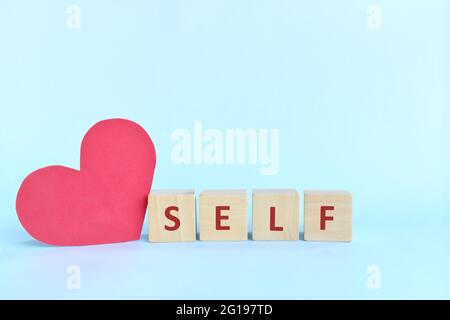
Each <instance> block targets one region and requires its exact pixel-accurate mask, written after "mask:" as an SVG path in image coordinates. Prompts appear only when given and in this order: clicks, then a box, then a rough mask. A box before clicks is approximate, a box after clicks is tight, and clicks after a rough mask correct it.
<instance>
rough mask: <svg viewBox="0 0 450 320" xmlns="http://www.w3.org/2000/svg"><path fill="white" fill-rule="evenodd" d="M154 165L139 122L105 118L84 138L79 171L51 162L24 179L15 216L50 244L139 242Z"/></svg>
mask: <svg viewBox="0 0 450 320" xmlns="http://www.w3.org/2000/svg"><path fill="white" fill-rule="evenodd" d="M155 164H156V153H155V148H154V146H153V142H152V140H151V139H150V137H149V136H148V134H147V132H146V131H145V130H144V129H143V128H142V127H141V126H139V125H138V124H136V123H134V122H132V121H129V120H125V119H110V120H104V121H101V122H99V123H97V124H95V125H94V126H93V127H92V128H91V129H89V131H88V132H87V133H86V135H85V136H84V139H83V142H82V144H81V153H80V170H75V169H72V168H67V167H63V166H49V167H45V168H42V169H39V170H37V171H34V172H33V173H31V174H30V175H29V176H28V177H27V178H26V179H25V180H24V181H23V182H22V185H21V186H20V189H19V191H18V193H17V201H16V209H17V215H18V216H19V220H20V222H21V223H22V225H23V227H24V228H25V229H26V230H27V231H28V232H29V233H30V235H31V236H32V237H34V238H35V239H37V240H40V241H42V242H45V243H48V244H52V245H61V246H75V245H92V244H102V243H113V242H123V241H130V240H138V239H139V238H140V234H141V229H142V224H143V222H144V217H145V210H146V206H147V196H148V194H149V193H150V189H151V185H152V180H153V173H154V170H155Z"/></svg>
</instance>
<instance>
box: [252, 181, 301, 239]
mask: <svg viewBox="0 0 450 320" xmlns="http://www.w3.org/2000/svg"><path fill="white" fill-rule="evenodd" d="M252 226H253V231H252V238H253V240H299V194H298V192H297V190H293V189H278V190H270V189H266V190H253V223H252Z"/></svg>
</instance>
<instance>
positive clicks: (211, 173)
mask: <svg viewBox="0 0 450 320" xmlns="http://www.w3.org/2000/svg"><path fill="white" fill-rule="evenodd" d="M70 4H72V3H71V2H65V1H53V0H46V1H32V0H29V1H22V0H14V1H12V0H6V1H2V2H1V4H0V39H1V43H0V48H1V50H0V110H1V113H0V150H1V153H0V155H1V166H0V298H58V299H66V298H69V299H78V298H194V299H195V298H236V299H238V298H275V299H277V298H363V299H365V298H375V299H378V298H394V299H395V298H447V299H448V298H450V272H449V271H450V235H449V234H450V233H449V230H448V229H449V227H450V219H449V214H450V209H449V208H448V205H447V203H446V201H445V200H446V199H448V198H449V196H450V192H449V190H450V188H449V187H450V183H449V181H450V180H449V179H450V153H449V144H448V140H449V138H450V130H449V125H448V123H449V108H450V105H449V102H450V101H449V95H450V94H449V88H450V87H449V85H450V77H449V76H450V69H449V62H450V56H449V44H450V37H449V36H450V34H449V30H450V10H449V9H450V8H449V4H448V2H447V1H444V0H435V1H429V0H416V1H412V0H397V1H391V0H390V1H387V0H383V1H382V0H378V1H364V0H348V1H325V0H321V1H293V0H292V1H287V0H282V1H275V0H273V1H261V0H258V1H256V0H254V1H249V0H244V1H237V0H233V1H230V0H227V1H225V0H223V1H211V0H208V1H206V0H205V1H181V0H179V1H130V0H128V1H124V0H123V1H81V0H80V1H76V2H74V4H77V5H79V6H80V7H81V29H80V30H75V31H71V30H68V29H67V27H66V19H67V14H66V8H67V6H68V5H70ZM370 4H377V5H379V6H380V8H381V18H382V20H381V30H378V31H376V30H370V29H368V28H367V26H366V20H367V12H366V9H367V7H368V5H370ZM111 117H126V118H129V119H132V120H134V121H137V122H139V123H140V124H141V125H142V126H144V127H145V128H146V129H147V130H148V132H149V133H150V135H151V136H152V138H153V140H154V142H155V145H156V148H157V153H158V164H157V171H156V174H155V179H154V185H153V187H154V188H195V189H196V190H197V191H201V190H203V189H209V188H245V189H247V190H249V191H250V190H251V189H252V188H264V187H270V188H277V187H282V188H284V187H294V188H297V189H298V190H300V191H302V190H304V189H310V188H318V189H329V188H332V189H334V188H338V189H348V190H350V191H352V193H353V199H354V203H353V204H354V241H353V242H352V243H351V244H339V243H311V242H305V241H298V242H280V243H278V242H276V243H275V242H255V241H247V242H242V243H208V242H195V243H182V244H150V243H148V242H146V240H145V239H146V234H147V231H146V230H147V229H146V228H147V227H146V226H144V229H143V237H142V240H141V241H137V242H132V243H126V244H114V245H104V246H93V247H72V248H59V247H50V246H45V245H42V244H40V243H38V242H36V241H34V240H33V239H31V237H30V236H29V235H28V234H27V233H26V232H25V230H24V229H23V228H22V227H21V225H20V223H19V221H18V219H17V217H16V213H15V196H16V192H17V190H18V188H19V185H20V183H21V181H22V180H23V178H24V177H25V176H26V175H27V174H28V173H30V172H31V171H33V170H35V169H37V168H39V167H42V166H45V165H49V164H62V165H66V166H72V167H78V159H79V145H80V142H81V138H82V136H83V134H84V133H85V132H86V130H87V129H88V128H89V127H90V126H91V125H92V124H94V123H95V122H97V121H99V120H102V119H105V118H111ZM194 120H201V121H202V122H203V124H204V126H205V127H208V128H220V129H225V128H268V129H270V128H278V129H280V170H279V173H278V175H275V176H261V175H260V174H259V168H258V167H255V166H251V165H244V166H237V165H236V166H204V165H203V166H202V165H200V166H195V165H192V166H187V165H179V166H177V165H174V164H173V163H172V162H171V158H170V152H171V149H172V147H173V142H171V141H170V135H171V133H172V131H173V130H174V129H176V128H188V129H192V125H193V121H194ZM249 217H250V216H249ZM68 265H79V266H80V268H81V289H80V290H68V289H67V288H66V279H67V275H66V268H67V266H68ZM370 265H377V266H379V268H380V270H381V288H380V289H379V290H369V289H368V287H367V285H366V282H367V274H366V270H367V267H368V266H370Z"/></svg>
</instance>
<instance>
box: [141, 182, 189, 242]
mask: <svg viewBox="0 0 450 320" xmlns="http://www.w3.org/2000/svg"><path fill="white" fill-rule="evenodd" d="M148 226H149V233H148V235H149V241H150V242H184V241H195V240H196V237H197V230H196V224H195V192H194V190H155V191H153V190H152V191H151V193H150V195H149V197H148Z"/></svg>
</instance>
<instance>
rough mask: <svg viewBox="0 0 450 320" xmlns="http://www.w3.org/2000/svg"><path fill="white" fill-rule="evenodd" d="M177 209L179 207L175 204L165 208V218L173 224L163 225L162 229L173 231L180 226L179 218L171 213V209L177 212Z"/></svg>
mask: <svg viewBox="0 0 450 320" xmlns="http://www.w3.org/2000/svg"><path fill="white" fill-rule="evenodd" d="M178 210H179V208H178V207H176V206H170V207H167V208H166V210H165V212H164V214H165V216H166V218H167V219H169V220H170V221H172V222H173V226H168V225H164V229H166V230H167V231H175V230H178V228H179V227H180V219H178V217H176V216H174V215H173V214H172V213H171V212H172V211H176V212H178Z"/></svg>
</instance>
